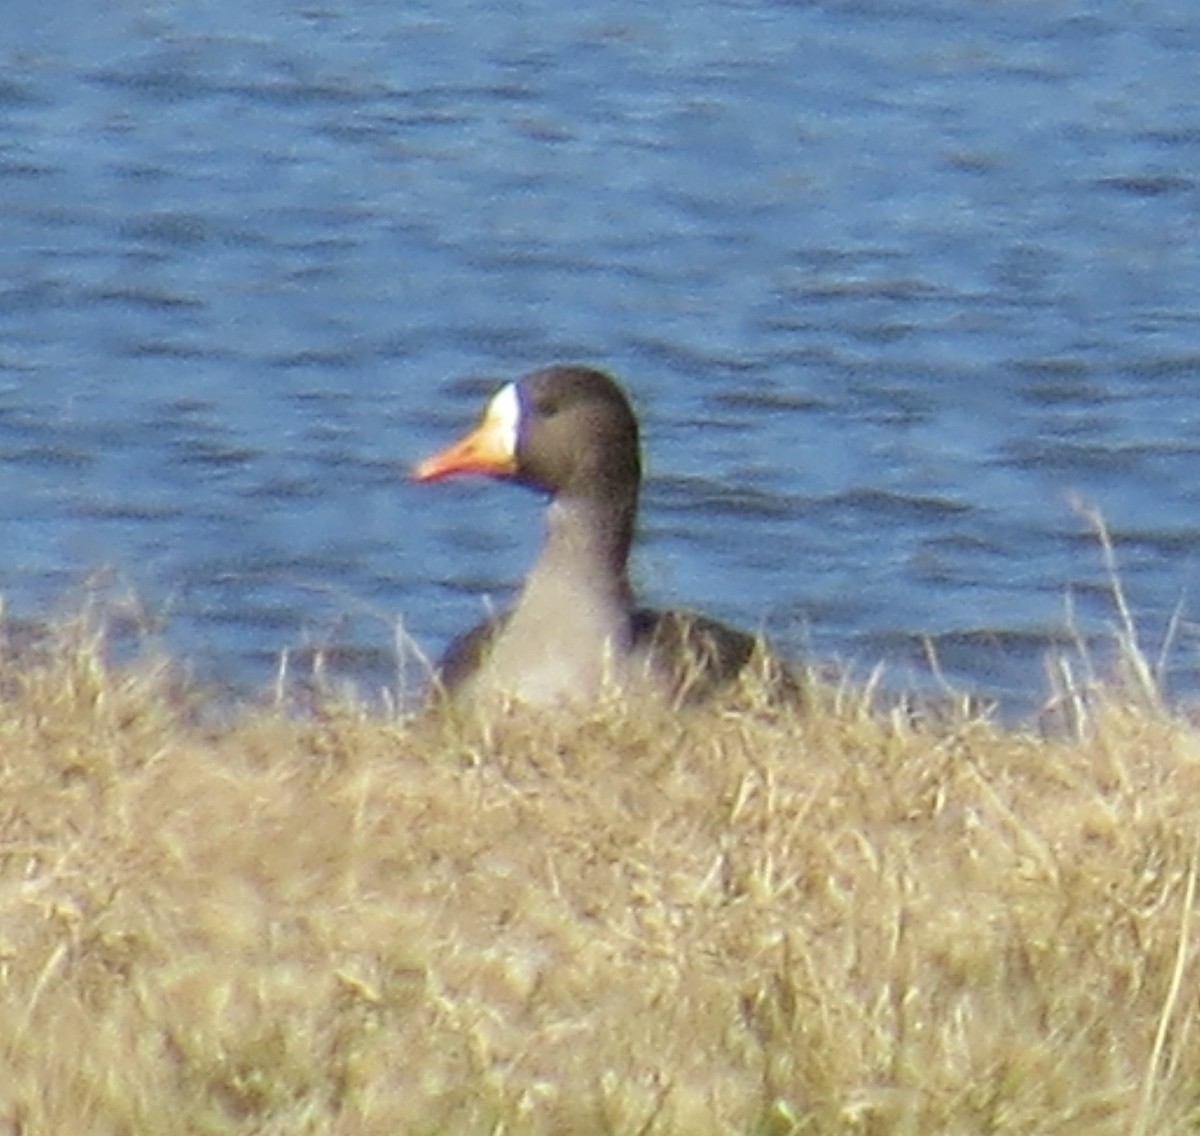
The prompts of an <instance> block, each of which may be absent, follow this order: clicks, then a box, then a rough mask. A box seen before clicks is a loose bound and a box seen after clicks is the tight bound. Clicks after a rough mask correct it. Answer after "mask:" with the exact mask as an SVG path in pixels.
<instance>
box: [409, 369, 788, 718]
mask: <svg viewBox="0 0 1200 1136" xmlns="http://www.w3.org/2000/svg"><path fill="white" fill-rule="evenodd" d="M467 474H482V475H485V476H488V477H492V478H498V479H501V480H505V481H513V482H516V483H517V484H519V485H523V486H527V487H528V488H530V489H534V490H537V491H539V492H541V493H543V494H545V495H547V496H548V497H549V505H548V508H547V510H546V530H547V531H546V538H545V543H544V545H543V547H542V550H541V554H540V555H539V557H538V559H537V562H536V563H535V564H534V566H533V568H532V570H531V571H530V572H529V574H528V576H527V577H526V579H525V582H524V586H523V587H522V589H521V591H520V594H519V595H518V597H517V599H516V600H515V602H514V603H513V604H512V605H511V606H510V607H509V608H508V609H507V610H505V611H502V612H500V613H498V614H496V615H494V616H492V617H490V618H488V619H485V620H484V621H483V622H482V623H480V624H479V625H478V626H476V627H474V628H472V629H471V630H469V631H467V632H465V633H464V634H462V635H460V636H459V637H458V638H457V639H455V640H454V641H453V642H452V643H451V644H450V646H449V648H448V649H447V650H446V652H445V655H444V656H443V658H442V660H441V662H440V664H439V665H438V667H437V672H436V677H435V686H436V689H437V690H438V691H439V692H440V693H441V694H443V695H445V696H448V697H449V698H451V699H453V700H454V701H456V702H457V701H460V700H462V701H469V702H472V703H474V702H485V701H487V702H492V701H502V702H505V703H511V702H518V703H525V704H532V705H543V706H544V705H552V704H563V703H588V702H594V701H595V700H597V699H598V698H599V697H601V696H602V695H603V694H604V693H605V692H613V691H617V692H620V693H621V694H624V695H635V694H639V693H642V692H650V693H653V694H654V695H655V696H661V697H666V698H667V699H669V700H670V701H671V702H673V703H675V704H683V703H686V702H696V701H701V700H704V699H706V698H708V697H710V696H711V695H713V694H715V693H716V692H718V691H719V690H721V689H722V688H725V687H728V686H730V685H731V684H733V683H735V682H736V680H737V679H738V677H739V676H740V675H742V674H743V673H744V672H746V671H747V670H748V668H750V667H751V666H752V665H753V664H754V662H755V660H759V661H765V662H766V664H767V672H766V673H768V674H771V675H773V676H774V677H775V679H776V680H778V679H779V677H781V676H783V675H784V674H785V673H786V668H784V667H783V666H782V664H780V663H779V661H778V660H777V659H776V658H775V657H774V656H773V655H771V654H770V653H769V652H766V651H765V650H764V649H763V648H762V646H761V644H760V642H759V640H758V639H757V638H756V637H755V636H752V635H749V634H747V633H746V632H744V631H739V630H737V629H736V628H732V627H729V626H726V625H725V624H723V623H720V622H718V621H717V620H715V619H710V618H708V617H707V616H704V615H700V614H697V613H693V612H685V611H675V610H669V611H658V610H653V609H649V608H645V607H641V606H639V605H638V603H637V601H636V599H635V596H634V592H633V588H632V587H631V585H630V581H629V553H630V548H631V546H632V544H633V536H634V527H635V523H636V521H637V512H638V494H639V490H640V488H641V480H642V464H641V449H640V442H639V431H638V422H637V418H636V416H635V415H634V412H633V409H632V407H631V406H630V403H629V399H628V398H627V397H626V395H625V393H624V391H623V390H622V389H621V387H620V386H619V385H618V384H617V382H616V381H615V380H614V379H613V378H611V377H610V376H609V375H607V374H606V373H604V372H603V371H600V370H596V369H594V368H592V367H585V366H574V365H571V366H566V365H557V366H549V367H544V368H542V369H540V370H536V371H533V372H531V373H530V374H528V375H526V376H525V377H523V378H521V379H519V380H518V381H516V382H511V383H508V384H507V385H505V386H503V387H501V388H500V389H499V390H498V391H497V392H496V393H495V394H494V395H493V397H492V398H491V399H490V401H489V402H488V403H487V406H486V408H485V410H484V412H483V416H482V418H481V419H480V421H479V423H478V424H477V425H476V426H475V427H474V428H473V429H471V430H470V431H468V432H467V433H466V434H464V435H463V436H462V437H461V438H459V439H458V440H457V441H455V442H453V443H452V444H451V445H449V446H448V447H446V448H445V449H443V450H441V451H439V452H438V453H436V454H434V455H432V456H430V457H428V458H426V459H425V460H424V461H421V462H420V463H419V464H418V465H417V466H416V467H415V468H414V470H413V477H414V479H415V480H416V481H418V482H423V483H425V482H436V481H441V480H443V479H445V478H450V477H457V476H461V475H467Z"/></svg>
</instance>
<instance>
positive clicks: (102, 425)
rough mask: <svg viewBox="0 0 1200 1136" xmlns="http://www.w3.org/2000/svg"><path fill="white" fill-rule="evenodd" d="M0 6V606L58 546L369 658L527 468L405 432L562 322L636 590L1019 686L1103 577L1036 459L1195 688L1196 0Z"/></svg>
mask: <svg viewBox="0 0 1200 1136" xmlns="http://www.w3.org/2000/svg"><path fill="white" fill-rule="evenodd" d="M9 7H10V9H11V12H10V13H9V16H10V18H8V19H6V21H5V34H4V37H3V42H2V43H0V61H2V63H3V66H2V68H0V458H2V459H3V466H2V469H3V473H2V479H3V480H2V481H0V484H2V486H3V492H0V592H2V593H3V596H4V600H5V604H6V608H7V610H8V611H9V612H15V613H17V614H19V615H22V616H26V617H29V618H41V617H42V616H44V615H45V614H47V613H49V612H53V611H55V610H58V609H60V608H61V607H63V606H69V605H70V603H71V602H72V597H74V596H77V595H78V592H79V590H80V588H81V587H83V586H84V582H85V581H88V580H91V579H95V578H97V574H100V576H101V577H102V578H103V579H104V580H105V581H107V582H108V583H107V584H106V585H105V586H106V587H112V586H113V585H112V581H113V580H116V581H118V582H119V588H120V589H121V590H123V591H126V590H127V591H128V592H131V593H133V594H135V595H137V596H138V597H139V598H140V600H141V601H142V602H143V604H144V605H145V607H146V608H147V609H148V610H150V611H151V612H154V613H155V614H157V615H161V616H162V617H163V621H164V622H163V625H164V626H165V628H166V630H165V635H166V638H167V642H168V645H169V647H170V649H171V650H172V652H173V653H174V654H176V655H177V656H178V657H179V658H180V659H181V660H182V661H184V662H186V663H187V665H189V666H190V667H192V668H193V669H195V670H196V671H197V672H198V673H199V674H201V675H205V676H209V677H216V678H219V679H220V680H221V681H223V682H226V683H228V684H230V685H231V686H233V687H235V688H236V689H238V690H240V691H244V692H254V691H256V690H259V689H262V688H264V687H265V686H266V685H267V684H269V683H270V682H271V679H272V676H273V675H274V674H275V672H276V670H277V668H278V666H279V661H280V659H281V657H283V655H284V653H285V652H286V653H288V654H289V656H290V657H292V658H293V659H294V660H298V658H299V657H300V656H301V655H302V654H303V649H304V648H305V647H312V646H318V647H320V646H324V647H328V648H329V649H330V658H331V660H332V661H334V662H336V663H337V665H338V666H340V667H342V668H343V669H344V670H345V672H346V673H347V674H350V675H351V676H353V677H354V678H355V679H356V680H357V681H359V682H360V683H361V684H362V685H363V686H364V687H365V688H367V689H372V688H376V687H379V686H383V685H395V684H396V683H397V682H402V681H411V679H409V680H401V679H399V678H398V677H397V676H398V667H399V666H400V662H402V659H401V660H400V661H398V655H399V656H403V657H406V658H407V657H409V655H408V654H407V648H406V649H405V650H404V651H399V652H398V648H397V644H398V643H401V642H403V643H415V644H417V645H419V647H420V648H421V649H423V650H424V651H426V652H429V653H431V654H436V653H437V651H438V650H439V649H440V647H441V646H442V645H444V644H445V642H446V641H447V639H448V638H449V637H450V636H451V635H453V634H454V633H455V632H456V631H457V630H459V629H461V628H462V627H464V626H465V625H467V624H468V623H470V622H472V621H473V620H475V619H476V618H478V616H479V615H480V614H481V612H482V611H483V610H484V606H485V603H486V602H489V601H490V602H493V603H495V602H502V601H503V599H504V597H505V596H506V595H507V594H509V591H510V590H511V588H512V587H513V585H514V584H515V583H516V582H518V581H519V580H520V578H521V576H522V574H523V572H524V570H525V568H526V566H527V565H528V563H529V562H530V560H531V558H532V557H533V555H534V553H535V551H536V545H537V543H538V541H539V539H540V527H539V520H538V510H539V509H540V507H541V505H540V502H538V501H537V500H535V499H532V498H530V497H529V496H528V495H526V494H524V493H523V492H522V491H520V490H518V489H515V488H513V487H508V486H499V485H494V484H486V483H485V484H455V485H443V486H424V487H423V486H415V485H413V484H411V483H410V482H409V481H408V480H407V471H408V468H409V467H410V465H411V463H412V462H413V461H414V460H415V459H417V458H419V457H421V456H423V455H424V454H426V453H427V452H429V451H430V450H431V449H433V448H435V447H437V446H439V445H441V444H442V443H444V442H445V441H447V440H449V438H450V437H452V436H453V435H455V434H457V433H458V432H459V431H460V430H461V429H462V428H463V427H464V426H465V425H466V424H467V423H468V422H469V421H470V420H471V419H472V418H473V417H474V416H475V414H476V413H477V410H478V408H479V404H480V401H481V399H482V398H483V397H484V396H485V395H486V393H487V391H488V390H489V389H491V386H492V385H493V384H494V383H495V382H496V381H498V380H501V379H507V378H511V377H513V376H515V375H517V374H519V373H521V372H522V371H524V370H527V369H530V368H532V367H535V366H538V365H541V364H544V363H547V362H552V361H587V362H591V363H595V364H599V365H602V366H604V367H607V368H609V369H611V370H612V371H614V372H615V373H616V374H618V375H619V376H621V377H622V379H623V380H624V381H625V382H626V383H627V385H628V386H629V388H630V389H631V391H632V392H633V394H634V397H635V399H636V401H637V404H638V406H639V408H640V411H641V413H642V417H643V421H644V434H645V444H646V448H647V458H648V462H647V464H648V469H649V481H648V484H647V488H646V494H645V498H644V511H643V521H642V537H643V539H642V543H641V546H640V551H639V554H638V560H637V568H636V576H637V579H638V581H639V583H640V585H641V587H642V589H643V591H644V592H645V593H646V595H647V596H648V597H649V598H650V599H652V600H654V601H656V602H670V603H678V604H681V605H682V604H686V605H689V606H697V607H701V608H704V609H706V610H709V611H711V612H712V613H714V614H717V615H720V616H722V617H724V618H727V619H730V620H732V621H735V622H738V623H741V624H744V625H747V626H749V627H753V628H764V629H766V630H768V631H769V632H770V633H771V634H772V635H773V636H774V637H775V639H776V640H777V641H778V642H779V643H780V644H782V645H783V646H784V647H785V648H787V649H788V650H790V651H793V652H795V653H797V654H800V655H804V656H806V657H816V658H820V659H828V660H840V661H843V662H846V663H848V664H850V665H852V666H855V667H858V668H867V667H870V666H873V665H874V664H876V663H883V664H884V665H885V666H886V667H887V669H888V673H889V674H890V675H891V676H892V678H893V680H894V681H896V682H897V683H900V684H904V683H908V682H916V683H921V682H924V681H927V678H926V677H925V675H926V664H925V658H926V651H927V643H928V644H931V645H932V647H933V649H934V650H935V651H936V654H937V656H938V658H939V659H940V662H941V666H942V668H943V670H944V672H945V674H946V676H947V677H948V678H949V679H950V680H952V681H953V682H955V683H957V684H959V685H961V686H963V687H965V688H967V689H970V690H975V691H979V692H982V693H985V694H987V695H990V696H993V697H996V698H999V699H1000V700H1002V701H1005V702H1008V703H1010V704H1016V705H1036V703H1037V702H1038V700H1039V699H1040V698H1041V697H1042V696H1043V695H1044V693H1045V679H1044V662H1045V659H1046V658H1047V655H1048V653H1049V652H1051V651H1052V650H1054V649H1055V648H1056V645H1060V644H1062V643H1064V642H1066V641H1069V640H1070V639H1072V638H1073V637H1074V635H1075V634H1076V633H1078V634H1080V635H1083V636H1085V637H1089V638H1094V639H1096V640H1097V641H1098V642H1100V643H1102V642H1103V641H1104V640H1106V639H1107V638H1108V637H1109V631H1110V629H1111V627H1112V625H1113V620H1114V615H1113V606H1112V602H1111V597H1110V595H1109V591H1108V588H1107V584H1106V575H1105V570H1104V565H1103V560H1102V557H1101V554H1100V551H1099V548H1098V545H1097V541H1096V539H1095V537H1094V535H1093V534H1092V532H1091V530H1090V528H1089V526H1088V524H1087V523H1086V521H1085V520H1084V519H1083V518H1082V517H1081V516H1080V515H1079V514H1078V512H1077V511H1075V510H1074V509H1073V508H1072V506H1071V501H1072V499H1073V498H1074V497H1076V496H1077V497H1079V498H1081V499H1082V500H1083V501H1085V502H1087V503H1088V504H1089V505H1091V506H1094V507H1096V508H1098V509H1100V510H1102V512H1103V514H1104V516H1105V517H1106V518H1107V521H1108V524H1109V526H1110V529H1111V531H1112V534H1113V537H1114V540H1115V542H1116V551H1117V555H1118V558H1119V561H1120V565H1121V570H1122V577H1123V580H1124V584H1125V587H1126V589H1127V593H1128V596H1129V600H1130V603H1131V605H1132V607H1133V610H1134V613H1135V615H1136V616H1137V619H1138V623H1139V626H1140V627H1141V629H1142V634H1143V636H1144V638H1145V641H1146V645H1147V647H1148V648H1149V649H1150V650H1151V651H1157V650H1158V648H1159V647H1160V646H1161V645H1162V643H1163V641H1164V638H1165V637H1166V634H1167V631H1166V629H1167V627H1168V625H1169V624H1170V622H1171V620H1172V617H1173V616H1178V619H1177V623H1178V626H1177V628H1176V630H1175V632H1174V634H1173V637H1172V639H1171V642H1170V645H1169V651H1168V652H1167V659H1168V662H1169V666H1170V670H1171V675H1172V680H1173V686H1174V689H1175V691H1176V693H1177V694H1178V695H1179V696H1180V697H1184V698H1186V697H1188V696H1189V693H1190V691H1191V690H1192V688H1193V687H1194V685H1195V683H1196V677H1195V672H1196V671H1197V670H1198V669H1200V668H1198V667H1197V642H1196V634H1195V627H1194V625H1193V623H1192V619H1193V612H1194V609H1195V603H1194V602H1193V598H1192V593H1193V592H1194V591H1195V583H1196V579H1197V574H1198V566H1197V560H1196V553H1195V549H1196V546H1197V538H1198V536H1200V500H1198V493H1200V491H1198V488H1197V487H1198V486H1200V478H1198V477H1197V476H1196V474H1197V471H1198V470H1200V437H1198V435H1197V430H1196V421H1197V418H1200V382H1198V380H1200V255H1198V254H1200V235H1198V234H1200V217H1198V212H1200V110H1198V109H1197V108H1200V68H1197V67H1196V65H1195V60H1196V59H1197V58H1198V53H1200V8H1198V7H1196V6H1195V5H1193V4H1191V3H1187V4H1185V3H1182V2H1176V3H1172V2H1170V0H1145V2H1142V3H1134V4H1130V3H1128V2H1127V0H1126V2H1122V3H1117V2H1115V0H1112V2H1106V0H1105V2H1102V0H1093V2H1084V0H1080V2H1074V3H1073V2H1069V0H1062V2H1053V0H1052V2H1046V0H1037V2H1034V0H1028V2H1024V0H1014V2H1012V3H1005V4H978V3H963V2H962V0H956V2H954V3H950V2H948V0H946V2H942V0H911V2H906V0H888V2H886V3H884V2H882V0H879V2H869V0H864V2H858V3H854V2H845V3H825V4H800V3H770V2H763V0H758V2H749V0H745V2H724V3H722V2H717V0H700V2H697V3H695V4H690V5H678V6H674V7H675V8H677V9H678V10H671V8H669V7H668V8H666V9H663V8H661V7H660V6H652V5H647V4H644V3H639V2H635V0H619V2H617V3H613V4H607V5H595V6H582V7H574V8H573V7H571V6H565V5H558V4H552V3H548V2H541V3H524V4H520V3H519V4H515V5H512V4H510V5H492V4H487V3H467V2H463V0H459V2H455V0H444V2H442V3H439V4H436V5H433V4H413V3H402V4H401V3H395V2H392V0H388V2H386V3H383V2H369V0H358V2H346V3H342V4H324V5H321V4H316V5H308V6H296V5H294V4H290V3H287V4H285V3H270V2H263V3H256V4H254V5H243V4H233V3H228V2H223V0H214V2H212V3H207V4H203V5H195V4H184V3H182V2H174V0H161V2H157V3H152V4H137V5H133V4H127V3H122V2H118V0H102V2H100V3H93V4H88V5H85V4H83V3H70V2H66V3H63V4H56V5H33V4H28V3H12V4H10V6H9ZM295 665H297V666H298V665H299V662H298V661H297V662H296V663H295Z"/></svg>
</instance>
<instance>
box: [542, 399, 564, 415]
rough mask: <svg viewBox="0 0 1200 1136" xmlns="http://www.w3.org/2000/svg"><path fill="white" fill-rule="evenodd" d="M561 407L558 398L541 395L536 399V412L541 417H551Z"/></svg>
mask: <svg viewBox="0 0 1200 1136" xmlns="http://www.w3.org/2000/svg"><path fill="white" fill-rule="evenodd" d="M561 409H562V406H561V404H560V403H559V401H558V399H556V398H553V397H543V398H540V399H538V402H537V412H538V414H540V415H541V416H542V417H543V418H553V417H554V416H555V415H556V414H557V413H558V412H559V411H560V410H561Z"/></svg>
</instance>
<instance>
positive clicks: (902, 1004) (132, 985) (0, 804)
mask: <svg viewBox="0 0 1200 1136" xmlns="http://www.w3.org/2000/svg"><path fill="white" fill-rule="evenodd" d="M0 691H2V693H3V700H2V704H0V992H2V996H0V1055H2V1057H0V1063H2V1065H3V1068H4V1070H5V1072H4V1076H3V1078H2V1079H0V1133H3V1134H5V1136H8V1134H10V1133H11V1134H13V1136H15V1134H17V1133H20V1134H22V1136H32V1134H35V1133H38V1134H41V1133H45V1134H50V1133H53V1134H59V1133H79V1132H87V1133H90V1134H95V1136H108V1134H112V1136H116V1134H139V1136H140V1134H147V1133H163V1134H167V1133H170V1134H172V1136H182V1134H193V1133H194V1134H219V1133H235V1132H237V1133H243V1132H244V1133H251V1132H253V1133H259V1134H280V1136H283V1134H288V1136H294V1134H298V1133H339V1134H341V1133H345V1134H351V1133H353V1134H355V1136H368V1134H376V1133H377V1134H381V1136H382V1134H385V1133H386V1134H397V1133H453V1134H468V1136H469V1134H474V1133H481V1134H482V1133H556V1134H557V1133H580V1134H588V1133H618V1134H625V1133H629V1134H639V1133H644V1134H652V1133H664V1134H665V1133H681V1134H682V1133H686V1134H688V1136H704V1134H707V1133H714V1134H715V1133H729V1134H739V1136H741V1134H746V1136H749V1134H756V1136H762V1134H771V1136H782V1134H786V1133H822V1134H824V1133H847V1134H849V1133H855V1134H859V1133H912V1134H914V1136H916V1134H920V1136H930V1134H934V1133H956V1134H957V1133H981V1132H988V1133H1012V1134H1014V1136H1017V1134H1019V1136H1031V1134H1037V1133H1056V1134H1057V1133H1063V1134H1065V1133H1079V1134H1084V1133H1086V1134H1087V1136H1103V1134H1109V1133H1111V1134H1112V1136H1117V1134H1120V1136H1129V1134H1131V1133H1132V1134H1135V1136H1136V1134H1150V1133H1153V1134H1155V1136H1163V1134H1167V1133H1175V1132H1194V1131H1196V1130H1197V1126H1198V1125H1200V1074H1198V1072H1197V1071H1198V1070H1200V1029H1198V1027H1197V999H1198V995H1200V974H1198V972H1197V966H1198V960H1197V957H1196V956H1197V946H1196V944H1197V940H1198V939H1200V926H1198V925H1197V916H1196V910H1195V909H1196V890H1197V889H1196V872H1197V862H1198V859H1197V855H1198V853H1197V823H1196V818H1197V813H1198V808H1197V801H1198V799H1200V735H1198V733H1197V731H1196V729H1194V728H1193V727H1192V726H1191V725H1190V724H1189V723H1187V722H1186V721H1184V720H1183V719H1182V718H1181V717H1179V716H1177V715H1173V714H1171V713H1168V712H1167V711H1165V710H1163V709H1161V708H1160V707H1158V706H1156V704H1155V701H1154V699H1153V698H1152V697H1147V695H1146V692H1145V691H1144V690H1143V691H1142V692H1141V693H1139V694H1138V695H1137V696H1134V695H1133V694H1132V693H1122V692H1121V691H1110V692H1109V693H1107V694H1104V693H1100V694H1096V693H1088V694H1079V693H1078V692H1073V693H1072V697H1071V698H1069V699H1067V700H1066V710H1067V711H1068V712H1067V713H1065V715H1064V716H1063V719H1062V722H1063V723H1064V724H1065V728H1063V729H1060V730H1058V731H1056V733H1055V736H1045V735H1044V734H1042V733H1038V732H1035V731H1034V730H1033V729H1029V730H1020V729H1013V728H1000V727H998V726H994V725H992V724H990V723H989V722H988V721H986V720H983V719H980V718H978V717H972V716H970V715H969V714H967V713H965V712H964V713H962V714H958V713H954V712H945V713H942V714H939V715H937V716H936V718H932V719H922V718H921V717H920V716H914V715H911V714H906V713H900V712H894V711H893V712H883V711H878V710H871V709H870V708H869V707H868V706H867V705H866V702H865V700H864V699H863V698H862V697H861V696H859V695H855V694H853V693H847V692H845V691H840V692H839V691H837V690H822V691H819V692H818V693H817V695H816V697H815V703H814V705H813V706H812V707H811V708H810V709H809V710H808V711H806V712H804V713H795V712H791V711H772V710H768V709H764V708H762V707H754V706H753V705H751V706H750V707H749V708H747V707H742V708H732V707H726V708H723V709H722V708H716V709H713V710H711V711H704V712H698V713H695V714H691V715H687V716H672V715H667V714H662V715H660V716H654V715H647V714H644V713H643V714H639V715H637V716H635V717H633V718H630V717H629V716H628V715H624V716H623V715H620V714H616V713H611V712H609V713H597V714H596V715H594V716H593V717H591V718H589V719H586V720H576V721H573V722H566V721H545V720H543V721H540V722H533V723H531V722H524V723H520V722H506V723H502V724H500V725H497V726H494V727H493V728H491V729H489V730H483V729H480V728H476V727H470V726H464V725H462V724H455V723H452V722H444V721H442V722H439V721H433V720H428V719H420V718H413V719H391V720H383V719H381V717H380V716H378V715H373V714H370V713H367V712H365V711H361V710H359V709H356V708H355V707H354V706H352V705H347V704H344V703H343V704H337V703H332V704H328V705H322V706H320V707H318V708H317V709H316V710H315V711H312V710H310V712H309V713H307V714H306V715H304V716H300V715H296V714H288V713H285V712H284V711H283V710H277V709H264V710H256V711H246V712H245V713H243V714H242V715H240V716H239V717H238V718H237V719H236V720H235V721H231V722H226V723H224V724H221V725H219V726H214V725H212V724H211V719H212V716H211V715H206V714H205V713H202V712H201V713H198V712H197V710H198V709H199V710H203V707H202V706H200V707H198V706H197V699H198V698H199V697H200V696H198V695H195V694H190V693H188V692H187V691H186V690H181V689H180V688H179V686H178V684H177V683H175V682H173V681H172V680H171V678H170V675H169V670H168V668H166V667H163V666H160V665H155V664H154V663H152V662H151V663H140V664H137V665H135V666H134V667H132V668H130V669H124V670H121V669H114V668H111V667H108V666H106V665H105V664H104V662H103V660H102V650H101V647H100V643H99V639H98V637H97V635H96V634H95V632H94V631H93V630H92V629H91V628H89V627H88V626H87V625H86V624H83V623H81V624H79V625H76V626H69V627H66V628H64V629H63V631H62V634H61V635H60V636H59V637H58V639H57V640H56V641H55V642H53V643H51V644H49V645H48V646H46V647H44V648H43V649H39V650H38V651H37V652H35V653H34V655H32V656H31V655H30V653H29V652H27V651H23V652H21V653H20V654H19V656H13V655H12V654H10V655H9V657H7V658H6V659H5V660H3V661H0ZM206 723H207V724H206Z"/></svg>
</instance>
